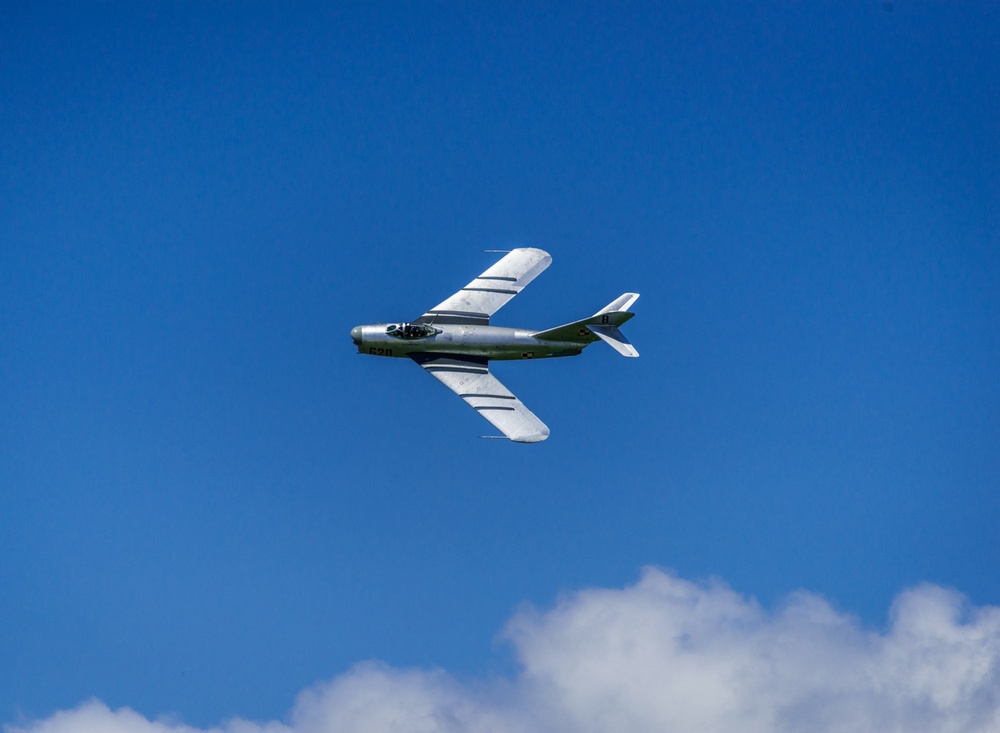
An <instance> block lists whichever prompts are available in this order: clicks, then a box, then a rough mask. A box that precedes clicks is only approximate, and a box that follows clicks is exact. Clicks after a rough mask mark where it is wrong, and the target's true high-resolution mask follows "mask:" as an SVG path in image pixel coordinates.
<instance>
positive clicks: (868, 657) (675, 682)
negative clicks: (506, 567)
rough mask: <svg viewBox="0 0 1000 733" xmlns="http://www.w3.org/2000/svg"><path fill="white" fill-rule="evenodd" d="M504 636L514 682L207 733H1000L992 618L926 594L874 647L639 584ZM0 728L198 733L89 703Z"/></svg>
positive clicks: (302, 706) (388, 675) (713, 592)
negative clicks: (514, 665)
mask: <svg viewBox="0 0 1000 733" xmlns="http://www.w3.org/2000/svg"><path fill="white" fill-rule="evenodd" d="M505 635H506V638H507V639H509V641H510V642H511V643H512V644H513V646H514V648H515V650H516V652H517V656H518V659H519V661H520V664H521V670H520V672H519V673H518V675H517V676H516V678H515V679H512V680H489V681H481V682H478V683H469V682H459V681H457V680H456V679H455V678H454V677H452V676H451V675H449V674H447V673H446V672H444V671H441V670H400V669H394V668H392V667H388V666H386V665H382V664H378V663H364V664H361V665H358V666H357V667H355V668H354V669H352V670H350V671H349V672H347V673H346V674H343V675H341V676H340V677H337V678H336V679H334V680H332V681H330V682H328V683H324V684H321V685H317V686H316V687H314V688H312V689H310V690H307V691H305V692H303V693H302V694H301V695H299V697H298V699H297V701H296V703H295V706H294V707H293V709H292V712H291V715H290V717H289V721H288V722H285V723H278V722H271V723H263V724H260V723H252V722H248V721H242V720H233V721H229V722H227V723H225V724H223V725H222V726H220V727H219V728H215V729H212V731H211V733H382V732H385V733H389V732H390V731H392V733H431V732H436V731H442V732H451V731H456V732H457V731H463V732H466V731H467V732H469V733H514V732H515V731H516V732H517V733H535V732H538V733H542V732H546V733H549V732H551V733H561V732H563V731H566V732H569V731H573V732H574V733H604V732H608V733H612V732H614V733H619V732H621V731H629V733H643V732H644V731H656V733H670V732H671V731H684V733H715V732H716V731H718V732H719V733H733V731H739V732H740V733H756V732H758V731H759V732H761V733H764V732H767V733H793V732H796V733H797V732H800V731H801V732H803V733H804V732H806V731H808V732H809V733H833V732H834V731H836V732H841V731H842V732H844V733H847V732H850V733H864V732H867V731H871V732H873V733H875V732H877V733H889V732H891V731H899V732H900V733H903V732H904V731H905V733H920V732H921V731H927V732H930V731H933V732H934V733H952V732H954V733H959V732H961V733H972V732H975V733H1000V608H995V607H982V608H970V607H968V605H967V604H966V602H965V601H964V599H963V598H962V597H961V596H960V595H958V594H957V593H954V592H952V591H948V590H945V589H942V588H939V587H936V586H931V585H924V586H920V587H918V588H914V589H912V590H908V591H906V592H904V593H902V594H900V595H899V596H898V597H897V599H896V601H895V603H894V604H893V608H892V611H891V614H890V625H889V628H888V630H887V631H886V632H885V633H877V632H874V631H867V630H865V629H862V628H861V627H860V626H859V625H858V623H857V622H856V621H855V620H854V619H852V618H851V617H849V616H845V615H843V614H840V613H838V612H836V611H834V610H833V609H831V608H830V606H829V605H828V604H827V603H826V602H825V601H823V600H822V599H821V598H818V597H817V596H815V595H812V594H809V593H797V594H795V595H793V596H792V597H790V598H789V599H788V601H787V603H786V605H785V606H784V607H783V608H782V609H780V610H778V611H775V612H769V611H765V610H763V609H762V608H760V607H759V606H758V605H757V603H756V602H754V601H753V600H750V599H747V598H745V597H743V596H741V595H739V594H737V593H734V592H733V591H731V590H729V589H728V588H726V587H725V586H724V585H721V584H717V583H715V584H709V585H697V584H694V583H691V582H688V581H686V580H682V579H680V578H677V577H674V576H671V575H668V574H665V573H663V572H661V571H659V570H654V569H647V570H646V571H645V572H644V574H643V577H642V578H641V580H640V581H639V582H638V583H637V584H636V585H634V586H631V587H628V588H625V589H623V590H585V591H580V592H577V593H572V594H568V595H566V596H565V597H564V598H563V599H562V600H561V601H560V602H559V603H558V604H557V605H556V607H555V608H554V609H551V610H549V611H536V610H531V609H528V610H525V611H522V612H521V613H519V614H517V615H516V616H515V617H514V618H513V619H512V620H511V622H510V623H509V625H508V627H507V629H506V632H505ZM4 731H5V733H92V732H93V733H98V732H100V733H208V732H205V731H202V730H201V729H195V728H191V727H188V726H184V725H181V724H178V723H173V722H164V721H151V720H148V719H146V718H144V717H143V716H141V715H139V714H138V713H135V712H133V711H131V710H129V709H122V710H110V709H108V708H107V707H106V706H105V705H103V704H102V703H100V702H97V701H92V702H88V703H86V704H84V705H82V706H80V707H79V708H76V709H75V710H70V711H66V712H60V713H57V714H55V715H53V716H52V717H50V718H47V719H45V720H40V721H37V722H33V723H30V724H27V725H24V724H21V725H16V726H15V725H8V726H5V727H4Z"/></svg>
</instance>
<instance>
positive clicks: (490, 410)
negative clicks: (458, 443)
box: [410, 354, 549, 443]
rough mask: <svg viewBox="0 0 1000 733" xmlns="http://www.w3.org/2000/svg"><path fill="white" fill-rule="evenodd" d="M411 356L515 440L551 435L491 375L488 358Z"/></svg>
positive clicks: (441, 355)
mask: <svg viewBox="0 0 1000 733" xmlns="http://www.w3.org/2000/svg"><path fill="white" fill-rule="evenodd" d="M410 358H411V359H413V360H414V361H415V362H417V364H419V365H420V366H422V367H423V368H424V371H426V372H428V373H429V374H430V375H431V376H433V377H434V378H436V379H437V380H438V381H439V382H441V383H442V384H443V385H444V386H445V387H447V388H448V389H450V390H451V391H452V392H454V393H455V394H457V395H458V396H459V397H461V398H462V399H463V400H465V404H467V405H468V406H469V407H471V408H472V409H473V410H475V411H476V412H478V413H479V414H480V415H482V416H483V417H485V418H486V419H487V420H489V421H490V423H492V424H493V427H495V428H496V429H497V430H499V431H500V432H501V433H503V434H504V435H506V436H507V437H508V438H510V439H511V440H513V441H514V442H515V443H538V442H540V441H542V440H545V439H546V438H547V437H549V429H548V428H547V427H546V426H545V423H543V422H542V421H541V420H539V419H538V418H537V417H535V416H534V415H533V414H532V412H531V410H529V409H528V408H527V407H525V406H524V405H523V404H522V403H521V401H520V400H519V399H517V397H515V396H514V395H513V393H512V392H511V391H510V390H509V389H507V388H506V387H504V386H503V385H502V384H501V383H500V380H499V379H497V378H496V377H494V376H493V375H492V374H490V368H489V362H487V360H486V357H482V356H460V355H456V354H410Z"/></svg>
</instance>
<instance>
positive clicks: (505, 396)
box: [351, 247, 639, 443]
mask: <svg viewBox="0 0 1000 733" xmlns="http://www.w3.org/2000/svg"><path fill="white" fill-rule="evenodd" d="M492 251H496V250H492ZM551 262H552V257H551V255H549V253H548V252H545V251H543V250H540V249H535V248H532V247H524V248H520V249H513V250H510V251H509V252H508V253H507V254H506V256H504V257H502V258H501V259H500V260H499V261H498V262H497V263H496V264H495V265H493V266H492V267H490V268H489V269H488V270H486V272H484V273H483V274H482V275H480V276H479V277H477V278H476V279H474V280H473V281H472V282H470V283H469V284H468V285H466V286H465V287H464V288H462V289H461V290H459V291H458V292H457V293H455V294H454V295H452V296H451V297H450V298H447V299H446V300H444V301H442V302H441V303H438V304H437V305H436V306H434V307H433V308H431V309H430V310H429V311H427V312H426V313H424V314H423V315H422V316H420V318H418V319H416V320H415V321H412V322H410V323H389V324H378V325H367V326H355V327H354V328H352V329H351V340H352V341H354V344H355V345H356V346H357V347H358V353H360V354H371V355H373V356H391V357H408V358H410V359H412V360H413V361H415V362H416V363H417V364H419V365H420V366H422V367H423V368H424V371H426V372H427V373H428V374H430V375H431V376H433V377H435V378H436V379H437V380H438V381H440V382H441V383H442V384H444V386H445V387H447V388H448V389H450V390H451V391H452V392H454V393H455V394H457V395H458V396H459V397H461V398H462V399H463V400H465V403H466V404H467V405H469V407H471V408H472V409H474V410H475V411H476V412H478V413H479V414H480V415H482V416H483V417H484V418H486V419H487V420H488V421H489V422H490V423H491V424H492V425H493V426H494V427H495V428H497V429H498V430H499V431H500V432H502V433H503V437H506V438H508V439H510V440H512V441H514V442H515V443H538V442H540V441H543V440H545V439H546V438H548V437H549V429H548V427H546V425H545V423H543V422H542V421H541V420H539V419H538V418H537V417H535V415H534V414H533V413H532V412H531V411H530V410H528V408H527V407H525V406H524V405H523V404H522V403H521V401H520V400H518V399H517V397H515V396H514V395H513V393H511V391H510V390H508V389H507V388H506V387H504V386H503V385H502V384H501V383H500V380H498V379H497V378H496V377H495V376H493V375H492V374H491V373H490V366H489V364H490V361H491V360H501V359H503V360H512V359H543V358H548V357H554V356H576V355H577V354H579V353H580V352H581V351H583V350H584V349H585V348H586V347H587V346H589V345H590V344H592V343H594V342H595V341H604V342H605V343H606V344H608V345H610V346H611V348H613V349H614V350H615V351H617V352H618V353H619V354H621V355H622V356H629V357H636V356H639V352H638V351H636V350H635V347H634V346H632V344H630V343H629V341H628V339H626V338H625V337H624V336H623V335H622V332H621V331H619V330H618V327H619V326H621V325H622V324H623V323H625V322H626V321H627V320H629V319H630V318H632V317H633V316H634V315H635V314H634V313H629V312H628V309H629V307H630V306H631V305H632V304H633V303H635V301H636V300H637V299H638V298H639V294H638V293H625V294H624V295H622V296H621V297H619V298H616V299H615V300H613V301H611V302H610V303H609V304H608V305H607V306H605V307H604V308H602V309H601V310H599V311H598V312H597V313H595V314H594V315H593V316H591V317H590V318H584V319H583V320H580V321H574V322H573V323H567V324H565V325H563V326H557V327H556V328H549V329H546V330H543V331H533V330H530V329H524V328H502V327H500V326H491V325H490V317H491V316H492V315H493V314H494V313H496V312H497V311H498V310H500V308H502V307H503V306H504V305H505V304H506V303H507V302H508V301H510V299H511V298H513V297H514V296H515V295H517V294H518V293H520V292H521V291H522V290H523V289H524V287H525V286H526V285H527V284H528V283H530V282H531V281H532V280H534V279H535V278H536V277H537V276H538V275H539V274H540V273H541V272H542V271H543V270H544V269H545V268H546V267H548V266H549V264H550V263H551ZM483 437H496V438H499V437H501V436H499V435H496V436H483Z"/></svg>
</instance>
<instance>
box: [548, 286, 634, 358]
mask: <svg viewBox="0 0 1000 733" xmlns="http://www.w3.org/2000/svg"><path fill="white" fill-rule="evenodd" d="M638 299H639V294H638V293H625V294H624V295H622V296H620V297H619V298H616V299H615V300H613V301H612V302H610V303H608V305H606V306H605V307H604V308H602V309H601V310H599V311H598V312H597V313H595V314H594V315H592V316H591V317H590V318H584V319H583V320H582V321H574V322H573V323H567V324H566V325H565V326H558V327H556V328H550V329H548V330H547V331H539V332H538V333H536V334H535V338H537V339H543V340H545V341H564V342H569V343H579V344H584V345H587V344H591V343H593V342H594V341H597V340H598V339H600V340H601V341H604V342H605V343H606V344H608V345H609V346H610V347H611V348H612V349H614V350H615V351H617V352H618V353H619V354H621V355H622V356H632V357H635V356H639V352H638V351H636V348H635V347H634V346H632V344H631V343H629V340H628V339H627V338H625V336H624V335H622V332H621V331H619V330H618V327H619V326H621V325H622V324H623V323H625V322H626V321H627V320H629V319H630V318H632V317H633V316H634V315H635V313H629V312H628V310H627V309H628V308H629V307H630V306H631V305H632V304H633V303H634V302H635V301H636V300H638Z"/></svg>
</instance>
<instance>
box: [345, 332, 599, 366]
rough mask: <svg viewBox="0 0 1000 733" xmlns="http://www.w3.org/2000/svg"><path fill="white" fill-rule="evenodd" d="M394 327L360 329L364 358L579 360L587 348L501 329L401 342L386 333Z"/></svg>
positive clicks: (353, 334)
mask: <svg viewBox="0 0 1000 733" xmlns="http://www.w3.org/2000/svg"><path fill="white" fill-rule="evenodd" d="M390 325H396V324H379V325H375V326H357V327H355V328H354V329H352V330H351V337H352V339H353V340H354V343H355V344H356V345H357V347H358V352H359V353H361V354H372V355H374V356H393V357H404V356H409V355H410V354H420V353H433V354H462V355H465V356H480V357H485V358H487V359H544V358H546V357H550V356H575V355H577V354H579V353H580V352H581V351H583V349H584V347H586V346H587V344H581V343H569V342H559V341H545V340H542V339H537V338H535V336H534V334H535V333H537V332H536V331H529V330H526V329H523V328H503V327H501V326H462V325H450V324H448V325H440V326H434V328H435V330H436V331H437V333H435V334H434V335H433V336H426V337H423V338H412V339H406V338H399V337H396V336H391V335H389V334H388V333H386V329H387V328H388V327H389V326H390Z"/></svg>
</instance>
